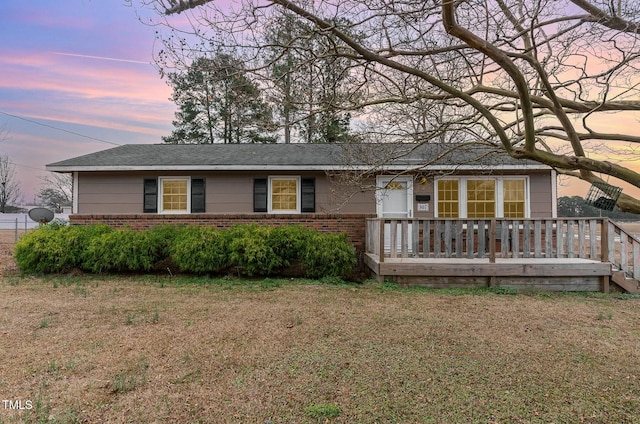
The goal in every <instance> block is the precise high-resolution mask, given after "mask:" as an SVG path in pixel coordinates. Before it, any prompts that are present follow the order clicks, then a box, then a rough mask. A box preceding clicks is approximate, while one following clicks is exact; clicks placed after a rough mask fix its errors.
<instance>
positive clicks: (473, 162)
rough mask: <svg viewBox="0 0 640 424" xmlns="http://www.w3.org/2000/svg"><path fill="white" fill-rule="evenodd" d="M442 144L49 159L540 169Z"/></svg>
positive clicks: (236, 147)
mask: <svg viewBox="0 0 640 424" xmlns="http://www.w3.org/2000/svg"><path fill="white" fill-rule="evenodd" d="M451 147H452V146H451V145H442V144H422V145H414V144H390V143H389V144H387V143H385V144H367V143H363V144H128V145H122V146H118V147H114V148H111V149H107V150H102V151H99V152H96V153H91V154H87V155H84V156H78V157H75V158H71V159H67V160H63V161H60V162H55V163H50V164H48V165H47V170H49V171H57V172H73V171H107V170H113V171H118V170H123V171H124V170H160V169H162V170H266V169H271V170H303V169H304V170H337V169H345V168H359V169H363V168H380V169H389V170H391V169H406V168H408V167H409V168H414V167H420V166H423V165H427V167H428V168H451V167H457V168H467V167H469V168H477V167H479V166H481V167H490V168H493V167H497V168H502V169H509V168H513V169H524V168H526V169H536V168H537V169H540V168H545V169H548V167H543V166H541V165H538V164H536V163H535V162H531V161H522V160H517V159H513V158H511V157H509V156H508V155H506V154H505V153H504V152H500V151H499V150H498V149H491V148H488V147H483V146H478V145H467V146H455V148H454V149H451Z"/></svg>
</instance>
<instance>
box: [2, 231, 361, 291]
mask: <svg viewBox="0 0 640 424" xmlns="http://www.w3.org/2000/svg"><path fill="white" fill-rule="evenodd" d="M15 258H16V262H17V263H18V266H19V267H20V269H21V270H22V271H23V272H45V273H60V272H67V271H70V270H72V269H83V270H86V271H92V272H109V271H117V272H119V271H127V272H143V271H149V270H151V269H153V268H154V267H156V268H159V267H160V266H161V265H162V266H166V264H167V263H171V264H172V266H173V265H175V266H177V267H178V269H179V270H181V271H183V272H193V273H199V274H204V273H222V272H225V271H227V270H229V269H230V268H234V267H236V268H238V270H240V271H241V272H243V273H244V274H247V275H250V276H255V275H261V276H274V275H278V274H282V273H283V271H284V270H285V269H287V268H288V269H289V271H290V272H289V275H291V276H293V275H296V276H306V277H310V278H323V277H336V278H341V277H345V276H347V275H348V274H349V273H350V272H351V271H352V269H353V266H354V265H355V262H356V259H355V249H354V247H353V246H352V245H351V244H350V243H349V241H348V239H347V237H346V236H344V235H327V234H321V233H319V232H317V231H316V230H312V229H308V228H305V227H302V226H299V225H294V226H284V227H278V228H273V227H269V226H259V225H256V224H248V225H238V226H234V227H232V228H230V229H227V230H216V229H213V228H208V227H199V226H189V227H184V226H171V225H163V226H158V227H155V228H152V229H151V230H146V231H133V230H131V229H118V230H114V229H111V228H110V227H108V226H106V225H103V224H99V225H91V226H64V225H60V224H52V225H47V226H44V227H42V228H39V229H37V230H34V231H32V232H30V233H28V234H26V235H25V236H23V237H22V238H21V239H20V241H19V242H18V243H17V245H16V248H15ZM291 270H293V271H294V273H292V272H291Z"/></svg>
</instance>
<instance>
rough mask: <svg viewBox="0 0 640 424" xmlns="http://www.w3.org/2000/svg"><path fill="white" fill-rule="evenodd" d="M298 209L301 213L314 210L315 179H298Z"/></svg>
mask: <svg viewBox="0 0 640 424" xmlns="http://www.w3.org/2000/svg"><path fill="white" fill-rule="evenodd" d="M300 211H301V212H303V213H305V212H306V213H309V212H315V211H316V179H315V178H302V179H300Z"/></svg>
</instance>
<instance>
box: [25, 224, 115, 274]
mask: <svg viewBox="0 0 640 424" xmlns="http://www.w3.org/2000/svg"><path fill="white" fill-rule="evenodd" d="M111 231H113V230H112V229H111V228H109V227H108V226H107V225H103V224H96V225H90V226H64V225H58V224H53V225H45V226H42V227H40V228H38V229H35V230H33V231H30V232H29V233H27V234H25V235H24V236H22V238H21V239H20V240H18V243H16V246H15V251H14V257H15V259H16V263H17V264H18V267H19V268H20V270H22V271H23V272H45V273H60V272H68V271H71V270H72V269H77V268H81V266H82V263H83V262H84V259H85V248H86V246H87V245H88V244H89V243H90V241H91V239H92V238H94V237H97V236H99V235H101V234H104V233H108V232H111Z"/></svg>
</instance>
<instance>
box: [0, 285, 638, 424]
mask: <svg viewBox="0 0 640 424" xmlns="http://www.w3.org/2000/svg"><path fill="white" fill-rule="evenodd" d="M326 283H332V284H326ZM638 322H640V298H638V297H633V296H616V295H603V294H566V293H558V294H550V293H535V292H532V293H526V294H513V293H512V292H511V291H509V292H502V291H495V290H450V291H438V290H425V289H400V288H398V287H396V286H394V285H392V284H384V285H381V284H377V283H373V282H368V283H365V284H362V285H350V284H345V283H343V282H340V281H335V282H333V281H332V282H325V284H320V283H319V282H317V281H312V280H294V281H291V280H283V279H267V280H239V279H234V278H223V279H208V278H200V277H198V278H187V277H175V278H170V277H164V276H146V277H135V278H129V277H107V278H105V277H104V276H103V277H84V276H71V277H47V278H33V277H18V276H16V275H12V276H11V277H10V278H9V277H0V355H1V361H0V364H1V365H0V367H1V370H0V371H1V372H0V393H2V397H3V398H6V399H13V400H20V401H22V403H21V405H23V406H24V405H25V402H26V401H29V402H30V405H32V408H31V409H22V410H15V409H6V408H2V406H3V405H2V404H0V422H2V423H18V422H115V423H119V422H121V423H125V422H137V423H150V422H166V423H169V422H171V423H173V422H189V423H191V422H256V423H265V422H271V423H289V422H299V423H315V422H322V423H325V422H333V423H351V422H363V423H365V422H416V423H417V422H425V423H429V422H437V423H474V422H477V423H490V422H491V423H493V422H495V423H518V422H527V423H530V422H539V423H546V422H589V423H609V422H620V423H624V422H629V423H632V422H637V417H638V416H640V377H639V375H640V372H639V367H640V366H639V365H638V364H640V357H639V356H640V327H638V325H637V324H638Z"/></svg>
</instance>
